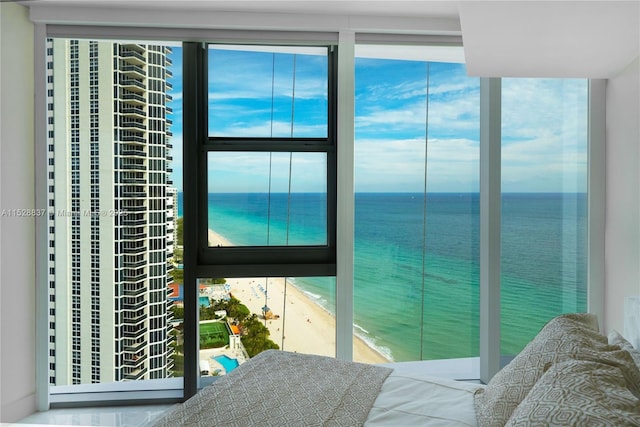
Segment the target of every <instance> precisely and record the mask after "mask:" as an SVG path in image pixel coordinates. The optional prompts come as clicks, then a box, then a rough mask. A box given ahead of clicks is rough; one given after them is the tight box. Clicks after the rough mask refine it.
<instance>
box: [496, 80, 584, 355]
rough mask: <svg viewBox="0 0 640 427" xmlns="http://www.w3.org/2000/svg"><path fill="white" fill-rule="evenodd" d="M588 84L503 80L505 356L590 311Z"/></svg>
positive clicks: (502, 279)
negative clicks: (557, 319)
mask: <svg viewBox="0 0 640 427" xmlns="http://www.w3.org/2000/svg"><path fill="white" fill-rule="evenodd" d="M587 83H588V82H587V81H586V80H577V79H503V80H502V215H501V217H502V231H501V238H502V255H501V266H502V277H501V307H502V308H501V314H502V322H501V342H502V343H501V349H502V354H504V355H506V356H513V355H515V354H517V353H518V352H519V351H520V350H521V349H522V348H523V347H524V345H526V343H527V342H529V341H530V340H531V339H532V338H533V337H534V336H535V334H536V333H537V332H538V331H539V330H540V328H541V327H542V326H543V325H544V324H545V323H546V322H547V321H548V320H549V319H550V318H552V317H554V316H557V315H559V314H562V313H570V312H582V311H586V309H587V279H586V277H587V244H586V242H587V173H588V169H587V146H588V144H587V126H588V117H587V113H588V109H587V106H588V102H587V100H588V84H587Z"/></svg>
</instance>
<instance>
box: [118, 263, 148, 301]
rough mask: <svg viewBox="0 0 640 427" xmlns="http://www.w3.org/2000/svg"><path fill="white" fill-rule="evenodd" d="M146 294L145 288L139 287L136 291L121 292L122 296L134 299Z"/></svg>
mask: <svg viewBox="0 0 640 427" xmlns="http://www.w3.org/2000/svg"><path fill="white" fill-rule="evenodd" d="M143 262H144V261H143ZM146 293H147V288H146V287H145V286H140V287H138V288H136V289H125V290H124V292H123V295H124V296H126V297H131V298H136V297H139V296H142V295H144V294H146Z"/></svg>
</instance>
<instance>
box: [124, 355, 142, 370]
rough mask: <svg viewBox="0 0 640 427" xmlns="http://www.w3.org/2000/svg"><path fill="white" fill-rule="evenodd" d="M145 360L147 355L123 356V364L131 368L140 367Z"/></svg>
mask: <svg viewBox="0 0 640 427" xmlns="http://www.w3.org/2000/svg"><path fill="white" fill-rule="evenodd" d="M145 360H147V355H146V354H143V355H140V356H138V355H133V356H130V357H126V356H125V358H124V364H125V366H128V367H131V368H141V367H142V364H143V363H144V361H145Z"/></svg>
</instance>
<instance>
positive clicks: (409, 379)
mask: <svg viewBox="0 0 640 427" xmlns="http://www.w3.org/2000/svg"><path fill="white" fill-rule="evenodd" d="M482 387H484V386H482V385H480V384H473V383H467V382H462V381H454V380H450V379H444V378H438V377H434V376H430V375H426V374H422V373H420V372H416V371H415V370H409V369H402V368H395V369H394V371H393V372H392V373H391V374H390V375H389V376H388V377H387V379H386V380H385V382H384V383H383V384H382V388H381V390H380V394H379V395H378V397H377V398H376V400H375V402H374V403H373V407H372V408H371V411H370V412H369V415H368V417H367V420H366V422H365V426H367V427H378V426H417V425H419V426H428V427H462V426H477V422H476V412H475V409H474V406H473V393H474V392H475V391H476V390H477V389H479V388H482Z"/></svg>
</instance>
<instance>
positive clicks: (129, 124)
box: [120, 120, 147, 132]
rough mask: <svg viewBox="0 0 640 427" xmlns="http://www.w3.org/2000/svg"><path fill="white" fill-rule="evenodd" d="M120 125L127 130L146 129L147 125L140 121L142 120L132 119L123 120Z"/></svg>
mask: <svg viewBox="0 0 640 427" xmlns="http://www.w3.org/2000/svg"><path fill="white" fill-rule="evenodd" d="M120 127H121V128H122V129H126V130H129V131H134V132H135V131H136V130H144V131H146V130H147V125H146V124H145V123H144V122H142V121H134V120H123V121H122V122H121V123H120Z"/></svg>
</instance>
